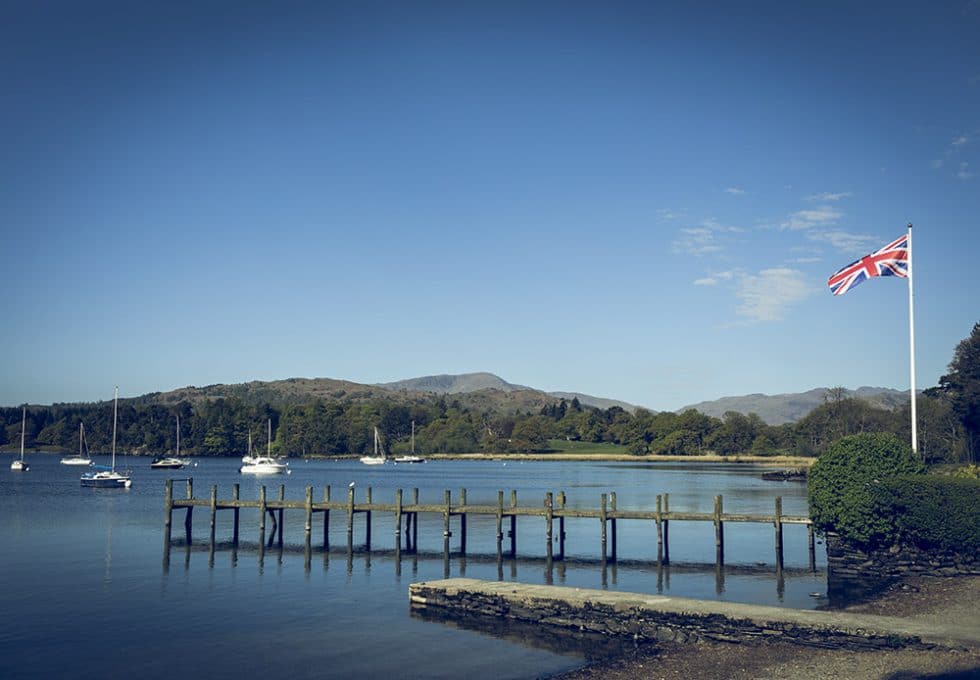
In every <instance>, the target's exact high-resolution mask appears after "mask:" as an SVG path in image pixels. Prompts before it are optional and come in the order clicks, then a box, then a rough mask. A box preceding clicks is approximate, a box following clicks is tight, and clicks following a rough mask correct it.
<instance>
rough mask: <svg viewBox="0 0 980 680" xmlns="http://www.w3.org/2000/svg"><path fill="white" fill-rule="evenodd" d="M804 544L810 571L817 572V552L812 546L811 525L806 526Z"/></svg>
mask: <svg viewBox="0 0 980 680" xmlns="http://www.w3.org/2000/svg"><path fill="white" fill-rule="evenodd" d="M806 542H807V548H808V549H809V552H810V571H816V570H817V550H816V547H815V546H814V544H813V524H812V523H810V524H807V525H806Z"/></svg>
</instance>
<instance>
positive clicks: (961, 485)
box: [875, 475, 980, 555]
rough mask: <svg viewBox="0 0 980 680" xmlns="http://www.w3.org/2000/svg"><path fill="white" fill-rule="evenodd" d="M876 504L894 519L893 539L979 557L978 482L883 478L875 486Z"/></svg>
mask: <svg viewBox="0 0 980 680" xmlns="http://www.w3.org/2000/svg"><path fill="white" fill-rule="evenodd" d="M875 505H876V507H877V508H878V510H879V512H882V513H886V514H887V515H889V516H892V517H893V518H894V522H893V525H894V532H895V538H897V539H898V540H899V541H901V542H902V543H911V544H914V545H916V546H918V547H920V548H925V549H938V550H949V551H953V552H958V553H962V554H966V555H977V554H980V479H958V478H955V477H948V476H947V477H940V476H933V475H925V476H922V475H916V476H904V477H895V478H892V479H886V480H883V481H882V482H881V484H878V485H876V486H875Z"/></svg>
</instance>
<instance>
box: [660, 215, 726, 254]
mask: <svg viewBox="0 0 980 680" xmlns="http://www.w3.org/2000/svg"><path fill="white" fill-rule="evenodd" d="M741 231H744V230H743V229H741V228H740V227H732V226H728V225H725V224H721V223H720V222H718V220H716V219H714V218H708V219H706V220H702V221H701V224H699V225H698V226H695V227H686V228H684V229H681V230H680V234H679V236H678V237H677V238H676V239H674V243H673V248H674V252H678V253H686V254H688V255H708V254H710V253H717V252H721V251H722V250H724V249H725V243H723V241H724V238H723V239H721V240H719V238H718V235H719V234H731V233H738V232H741Z"/></svg>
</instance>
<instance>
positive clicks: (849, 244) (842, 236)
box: [806, 230, 880, 252]
mask: <svg viewBox="0 0 980 680" xmlns="http://www.w3.org/2000/svg"><path fill="white" fill-rule="evenodd" d="M806 237H807V238H808V239H810V240H811V241H816V242H818V243H827V244H830V245H831V246H833V247H834V248H837V250H842V251H844V252H854V251H858V250H862V249H864V248H867V247H868V246H872V245H874V244H875V243H877V242H878V241H879V240H880V239H877V238H875V237H874V236H868V235H866V234H852V233H850V232H846V231H839V230H831V231H820V230H814V231H810V232H808V233H807V235H806Z"/></svg>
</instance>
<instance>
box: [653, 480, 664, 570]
mask: <svg viewBox="0 0 980 680" xmlns="http://www.w3.org/2000/svg"><path fill="white" fill-rule="evenodd" d="M662 506H663V498H662V497H661V495H660V494H659V493H658V494H657V511H656V513H655V514H654V516H653V521H654V523H655V524H656V525H657V566H660V564H662V563H663V561H664V528H663V507H662Z"/></svg>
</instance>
